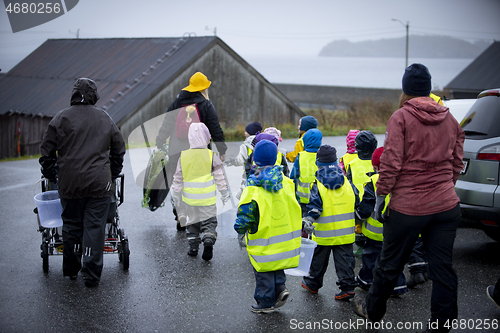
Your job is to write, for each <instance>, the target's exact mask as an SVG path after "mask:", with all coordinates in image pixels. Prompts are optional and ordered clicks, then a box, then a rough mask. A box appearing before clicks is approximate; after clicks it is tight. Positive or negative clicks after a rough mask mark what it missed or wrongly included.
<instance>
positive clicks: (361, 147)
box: [346, 131, 377, 257]
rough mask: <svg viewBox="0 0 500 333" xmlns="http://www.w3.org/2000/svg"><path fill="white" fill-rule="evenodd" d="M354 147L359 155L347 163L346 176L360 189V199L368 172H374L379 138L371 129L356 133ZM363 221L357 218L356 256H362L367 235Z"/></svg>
mask: <svg viewBox="0 0 500 333" xmlns="http://www.w3.org/2000/svg"><path fill="white" fill-rule="evenodd" d="M354 147H355V148H356V151H357V152H358V157H357V158H355V159H354V160H352V161H351V162H350V163H349V164H348V165H346V177H347V179H349V180H350V181H351V182H352V183H353V184H354V185H355V186H356V187H357V188H358V191H359V198H360V200H361V199H362V198H363V189H364V184H365V182H367V181H368V179H369V177H368V174H370V173H373V166H372V154H373V152H374V151H375V149H376V148H377V138H375V135H374V134H373V133H372V132H370V131H361V132H359V133H358V134H357V135H356V139H355V140H354ZM361 224H362V221H361V220H358V219H356V246H357V250H356V252H355V253H354V255H355V256H357V257H361V253H362V251H363V243H364V242H365V237H364V236H363V234H362V232H361Z"/></svg>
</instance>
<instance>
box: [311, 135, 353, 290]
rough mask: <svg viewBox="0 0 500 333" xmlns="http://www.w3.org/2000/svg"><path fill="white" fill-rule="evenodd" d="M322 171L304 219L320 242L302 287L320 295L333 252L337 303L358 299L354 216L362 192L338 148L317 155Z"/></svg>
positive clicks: (324, 147)
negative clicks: (345, 169)
mask: <svg viewBox="0 0 500 333" xmlns="http://www.w3.org/2000/svg"><path fill="white" fill-rule="evenodd" d="M316 156H317V159H316V164H317V165H318V172H317V173H316V180H315V181H314V183H313V185H312V188H311V198H310V200H309V203H308V204H307V210H308V213H307V216H306V217H304V218H303V220H302V223H303V225H304V230H305V231H306V232H307V233H308V234H312V239H313V240H314V241H315V242H316V243H318V245H317V246H316V248H315V249H314V255H313V258H312V262H311V268H310V270H309V275H308V276H304V278H303V279H302V283H301V285H302V287H303V288H304V289H306V290H308V291H309V292H311V293H313V294H316V293H318V290H319V289H320V288H321V287H322V286H323V277H324V275H325V273H326V269H327V267H328V262H329V260H330V252H332V253H333V259H334V262H335V271H336V273H337V278H338V281H337V285H338V286H339V287H340V292H339V293H337V294H335V299H336V300H349V299H351V298H353V297H354V288H355V287H356V286H357V284H356V282H355V281H354V254H353V252H352V244H353V243H354V213H355V209H356V207H357V206H358V205H359V197H358V190H357V188H356V186H354V185H353V184H352V183H351V182H350V181H349V180H348V179H347V178H346V177H345V176H344V173H343V172H342V170H341V169H340V167H339V165H338V162H337V151H336V149H335V148H334V147H332V146H329V145H323V146H321V147H320V148H319V150H318V153H317V154H316Z"/></svg>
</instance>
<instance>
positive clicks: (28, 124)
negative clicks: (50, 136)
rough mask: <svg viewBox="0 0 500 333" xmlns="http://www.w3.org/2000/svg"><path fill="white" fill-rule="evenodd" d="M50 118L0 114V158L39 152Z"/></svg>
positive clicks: (20, 114)
mask: <svg viewBox="0 0 500 333" xmlns="http://www.w3.org/2000/svg"><path fill="white" fill-rule="evenodd" d="M50 120H51V118H50V117H41V116H38V115H36V116H32V115H27V114H22V113H8V114H5V115H0V133H1V137H0V159H1V158H6V157H15V156H19V155H20V156H25V155H36V154H39V153H40V143H41V142H42V138H43V134H44V133H45V130H46V129H47V125H48V124H49V122H50ZM18 142H19V151H18Z"/></svg>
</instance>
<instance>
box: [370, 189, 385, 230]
mask: <svg viewBox="0 0 500 333" xmlns="http://www.w3.org/2000/svg"><path fill="white" fill-rule="evenodd" d="M385 197H386V195H378V194H377V199H376V200H375V209H374V210H373V214H374V215H373V216H374V218H375V220H377V221H379V222H380V223H384V222H385V214H382V211H383V210H384V208H385Z"/></svg>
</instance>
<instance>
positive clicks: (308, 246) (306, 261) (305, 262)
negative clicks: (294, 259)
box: [285, 237, 318, 276]
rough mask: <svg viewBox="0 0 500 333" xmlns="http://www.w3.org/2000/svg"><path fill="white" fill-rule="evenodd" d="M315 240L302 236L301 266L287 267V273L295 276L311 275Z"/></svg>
mask: <svg viewBox="0 0 500 333" xmlns="http://www.w3.org/2000/svg"><path fill="white" fill-rule="evenodd" d="M316 245H318V243H316V242H315V241H313V240H311V239H307V238H303V237H301V244H300V256H299V266H297V267H295V268H289V269H285V274H287V275H294V276H307V275H309V268H310V267H311V262H312V257H313V254H314V249H315V248H316Z"/></svg>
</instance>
